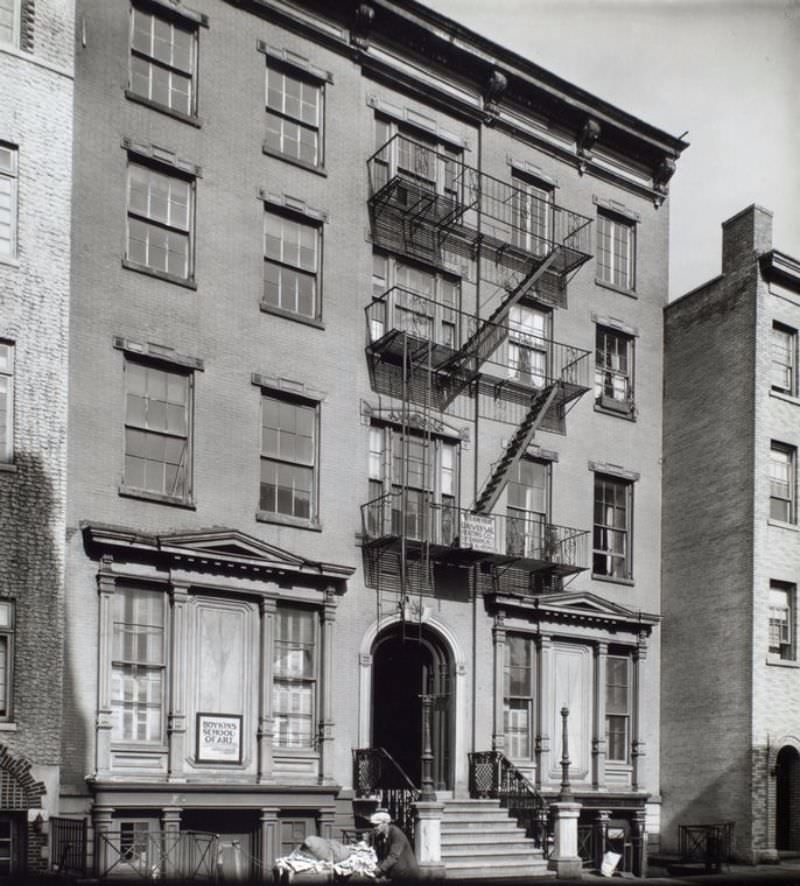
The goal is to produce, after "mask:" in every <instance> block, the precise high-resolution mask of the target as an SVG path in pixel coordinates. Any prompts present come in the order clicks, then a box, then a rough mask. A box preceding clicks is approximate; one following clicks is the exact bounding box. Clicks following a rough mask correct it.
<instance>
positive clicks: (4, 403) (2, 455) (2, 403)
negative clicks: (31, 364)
mask: <svg viewBox="0 0 800 886" xmlns="http://www.w3.org/2000/svg"><path fill="white" fill-rule="evenodd" d="M13 461H14V345H13V344H11V342H7V341H0V464H11V462H13Z"/></svg>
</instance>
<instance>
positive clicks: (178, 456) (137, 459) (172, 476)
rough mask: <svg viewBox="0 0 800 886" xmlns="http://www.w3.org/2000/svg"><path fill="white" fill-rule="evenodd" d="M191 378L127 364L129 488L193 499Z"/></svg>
mask: <svg viewBox="0 0 800 886" xmlns="http://www.w3.org/2000/svg"><path fill="white" fill-rule="evenodd" d="M191 398H192V376H191V374H190V373H186V372H179V371H177V370H173V369H166V368H164V367H162V366H160V365H151V364H148V363H140V362H139V361H137V360H131V359H127V360H126V362H125V487H126V489H131V490H138V491H143V492H149V493H155V494H156V495H162V496H167V497H169V498H171V499H176V500H179V501H188V500H190V499H191V494H192V482H191V473H192V465H191V446H190V443H191Z"/></svg>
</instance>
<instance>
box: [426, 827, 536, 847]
mask: <svg viewBox="0 0 800 886" xmlns="http://www.w3.org/2000/svg"><path fill="white" fill-rule="evenodd" d="M524 840H525V832H524V831H523V830H522V828H514V829H513V830H512V829H507V830H503V831H500V830H492V831H488V830H486V829H485V828H481V829H480V830H478V829H475V828H462V829H460V830H457V831H445V830H442V846H471V845H476V844H483V843H489V844H492V843H502V844H503V845H507V844H509V843H520V842H523V841H524ZM526 845H527V847H528V849H530V848H531V844H530V843H527V844H526Z"/></svg>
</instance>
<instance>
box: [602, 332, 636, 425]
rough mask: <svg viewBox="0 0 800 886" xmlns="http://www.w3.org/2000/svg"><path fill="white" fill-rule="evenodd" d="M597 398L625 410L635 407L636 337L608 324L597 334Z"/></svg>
mask: <svg viewBox="0 0 800 886" xmlns="http://www.w3.org/2000/svg"><path fill="white" fill-rule="evenodd" d="M594 397H595V400H596V402H597V403H599V404H600V405H601V406H604V407H607V408H609V409H615V410H617V411H621V412H630V410H631V408H632V406H633V339H632V338H631V337H630V336H629V335H625V334H624V333H622V332H618V331H617V330H615V329H608V328H606V327H605V326H598V327H597V332H596V335H595V363H594Z"/></svg>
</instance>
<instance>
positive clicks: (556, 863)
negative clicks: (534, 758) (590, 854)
mask: <svg viewBox="0 0 800 886" xmlns="http://www.w3.org/2000/svg"><path fill="white" fill-rule="evenodd" d="M561 718H562V721H563V725H562V729H561V793H560V794H559V796H558V801H557V802H556V803H553V804H551V806H550V808H551V809H552V810H553V813H554V816H555V845H554V846H553V854H552V855H551V856H550V860H549V862H548V865H547V866H548V868H549V869H550V870H551V871H555V872H556V876H557V877H558V878H559V880H560V879H562V878H570V879H573V880H579V879H580V878H581V876H582V874H583V862H582V861H581V858H580V856H579V855H578V818H579V816H580V814H581V804H580V803H576V802H575V800H574V797H573V795H572V786H571V785H570V781H569V745H568V740H567V720H568V718H569V708H567V707H563V708H561Z"/></svg>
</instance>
